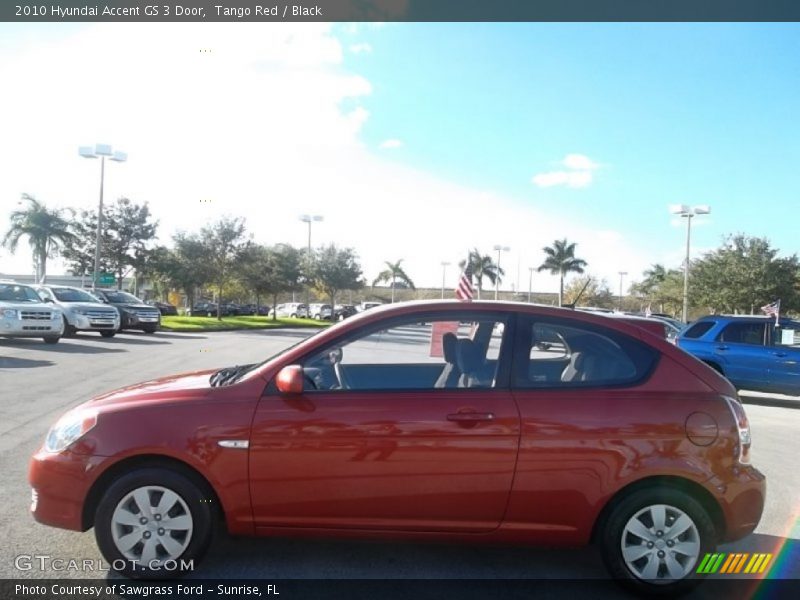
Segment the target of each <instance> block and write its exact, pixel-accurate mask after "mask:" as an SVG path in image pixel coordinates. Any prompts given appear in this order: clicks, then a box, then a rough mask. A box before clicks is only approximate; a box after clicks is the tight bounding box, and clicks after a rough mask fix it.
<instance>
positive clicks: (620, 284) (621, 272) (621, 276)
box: [619, 271, 628, 312]
mask: <svg viewBox="0 0 800 600" xmlns="http://www.w3.org/2000/svg"><path fill="white" fill-rule="evenodd" d="M627 274H628V272H627V271H620V272H619V311H620V312H622V278H623V277H625V275H627Z"/></svg>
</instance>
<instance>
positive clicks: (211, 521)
mask: <svg viewBox="0 0 800 600" xmlns="http://www.w3.org/2000/svg"><path fill="white" fill-rule="evenodd" d="M147 487H149V488H151V491H150V493H149V494H148V495H149V497H150V499H151V502H152V504H151V509H156V510H157V508H158V506H157V505H158V499H159V496H158V491H155V490H152V488H153V487H156V488H164V489H166V490H168V491H170V492H172V493H174V494H177V496H178V497H179V499H180V502H181V503H182V504H180V503H176V504H175V505H174V506H173V509H177V516H179V517H185V516H191V526H192V528H191V532H190V533H189V534H185V532H182V531H181V532H175V533H177V534H178V536H177V537H176V536H175V535H174V534H173V533H171V532H170V533H166V535H168V536H170V537H171V538H172V540H173V541H178V542H179V544H180V545H184V546H185V547H184V549H183V550H182V552H180V553H179V554H177V555H175V556H170V558H169V559H168V560H171V561H174V564H173V563H169V564H167V563H166V562H165V563H164V564H163V565H160V566H159V565H157V564H153V563H151V562H148V564H141V561H140V560H139V559H137V558H135V556H136V555H138V556H139V557H140V558H141V556H142V552H143V551H144V547H143V545H142V542H139V543H137V544H136V545H135V546H133V547H132V548H131V549H130V551H129V553H128V555H126V554H124V553H123V552H122V551H121V550H120V549H119V548H118V547H117V544H116V542H115V541H114V534H115V533H117V534H118V535H126V534H128V533H133V532H134V531H133V530H134V528H133V527H126V526H122V525H119V524H114V523H113V517H114V512H115V510H116V509H117V507H118V505H119V504H120V502H121V501H123V499H125V498H126V497H127V496H128V495H129V494H130V493H131V492H133V491H134V490H137V489H139V488H147ZM204 488H205V486H204V485H202V484H200V483H199V482H196V481H194V478H191V477H188V476H186V475H184V474H182V473H180V472H178V471H173V470H171V469H166V468H159V467H150V468H143V469H139V470H137V471H133V472H132V473H129V474H127V475H123V476H122V477H120V478H119V479H116V480H115V481H114V483H112V484H111V485H110V486H109V488H108V489H107V490H106V491H105V493H104V494H103V497H102V498H101V500H100V502H99V504H98V506H97V512H96V513H95V520H94V533H95V539H96V540H97V545H98V547H99V548H100V552H102V554H103V556H104V557H105V559H106V561H107V562H108V564H109V565H110V566H111V568H112V569H114V570H115V571H117V572H119V573H121V574H123V575H125V576H127V577H132V578H136V579H168V578H174V577H180V576H183V575H185V574H186V573H188V572H189V570H191V569H193V568H196V567H197V563H198V562H199V561H200V559H202V557H203V555H204V554H205V553H206V551H207V550H208V547H209V546H210V545H211V539H212V537H213V532H214V530H215V527H216V511H215V509H214V507H213V503H212V502H211V500H212V498H211V497H210V496H211V494H209V493H207V492H206V491H204ZM134 508H135V506H134ZM131 512H132V511H131ZM187 512H188V515H187ZM168 513H169V515H167V516H168V517H169V516H173V518H174V516H175V513H173V510H170V511H168ZM134 514H142V513H141V511H140V512H138V513H134ZM153 517H154V520H153V523H155V518H156V517H155V514H154V515H153ZM162 519H163V516H162ZM142 529H145V527H142ZM181 534H183V535H181ZM143 535H146V534H143ZM150 535H151V536H152V535H153V534H152V533H151V534H150ZM160 535H164V534H163V533H162V530H158V535H157V536H156V537H157V541H156V544H157V545H158V546H157V547H158V548H160V552H159V554H161V555H162V556H163V553H164V551H165V550H166V548H165V546H163V545H160V542H159V541H158V536H160ZM132 555H133V557H132ZM156 560H163V559H162V558H161V556H160V557H159V559H156ZM190 561H191V562H190ZM187 564H188V565H191V566H189V567H188V568H186V567H187ZM173 566H174V567H176V568H172V567H173Z"/></svg>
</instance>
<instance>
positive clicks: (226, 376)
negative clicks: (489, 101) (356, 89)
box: [29, 301, 765, 594]
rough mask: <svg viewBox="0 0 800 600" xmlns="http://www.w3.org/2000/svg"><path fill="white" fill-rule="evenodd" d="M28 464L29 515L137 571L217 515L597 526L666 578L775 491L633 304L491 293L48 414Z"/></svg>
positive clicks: (509, 533)
mask: <svg viewBox="0 0 800 600" xmlns="http://www.w3.org/2000/svg"><path fill="white" fill-rule="evenodd" d="M420 323H426V325H419V324H420ZM542 339H543V340H548V341H549V342H550V345H549V347H548V348H547V349H546V350H543V349H541V348H539V346H538V342H539V340H542ZM254 343H255V342H254ZM29 481H30V484H31V486H32V487H33V498H34V501H33V505H32V513H33V516H34V518H35V519H36V520H38V521H39V522H41V523H45V524H48V525H52V526H56V527H62V528H66V529H73V530H76V531H85V530H86V529H88V528H90V527H94V530H95V538H96V540H97V543H98V545H99V547H100V550H101V552H102V554H103V556H104V557H105V559H106V560H107V562H108V564H109V565H111V567H112V568H113V569H116V570H118V571H121V572H122V573H123V574H125V575H128V576H136V577H149V578H158V577H174V576H175V575H177V574H180V570H181V568H185V567H181V565H185V561H190V560H194V563H193V565H194V567H195V568H196V567H197V566H198V564H199V559H200V557H201V556H202V555H203V553H204V552H205V550H206V549H207V547H208V546H209V544H210V542H211V538H212V532H213V531H214V530H215V527H216V523H217V522H220V523H224V525H225V527H227V529H228V531H229V532H230V533H231V534H233V535H242V534H250V535H252V534H261V535H271V534H273V533H274V532H275V531H280V532H281V533H282V534H288V533H292V532H295V533H303V532H309V531H313V532H314V533H315V535H334V536H339V535H344V534H348V535H355V536H358V535H364V536H368V537H374V536H375V535H381V536H384V537H388V538H392V537H397V538H403V539H409V538H415V537H416V538H420V539H425V540H431V539H439V540H457V541H459V542H461V543H464V542H469V541H470V540H476V539H478V540H480V541H482V542H491V543H501V542H504V543H517V544H519V543H526V544H546V545H567V546H574V545H583V544H588V543H589V542H590V541H591V540H593V539H594V540H596V541H597V542H598V543H599V544H600V546H601V548H602V556H603V559H604V560H605V562H606V565H607V567H608V569H609V571H610V572H611V574H612V575H613V576H614V577H616V578H618V579H620V580H621V581H623V582H624V583H626V584H627V585H629V586H631V587H634V588H636V589H638V590H640V591H645V592H647V591H650V592H652V591H657V592H660V593H661V594H671V593H675V592H679V591H681V590H683V589H685V588H687V587H689V586H690V585H692V584H693V583H696V582H697V581H698V580H699V579H698V578H700V577H702V575H699V574H697V570H698V566H699V565H700V561H701V560H703V557H704V556H706V555H707V553H711V552H714V549H715V547H716V545H717V544H718V543H725V542H731V541H735V540H738V539H740V538H742V537H744V536H746V535H748V534H749V533H751V532H752V531H753V529H754V528H755V527H756V525H757V524H758V521H759V519H760V518H761V513H762V510H763V506H764V492H765V479H764V476H763V475H762V474H761V473H760V472H759V471H758V470H757V469H756V468H754V467H753V466H752V465H751V464H750V426H749V423H748V420H747V416H746V414H745V411H744V408H743V407H742V405H741V404H740V402H739V400H738V398H737V397H736V390H735V389H734V388H733V386H732V385H731V384H730V382H728V381H727V380H726V379H725V378H724V377H722V376H721V375H720V374H719V373H717V372H716V371H715V370H714V369H712V368H710V367H708V366H707V365H704V364H703V363H701V362H700V361H698V360H695V359H694V358H693V357H691V356H690V355H688V354H686V353H685V352H683V351H682V350H680V349H678V348H676V347H675V346H674V345H672V344H670V343H668V342H667V341H665V340H662V339H659V338H658V337H657V336H654V335H652V334H650V333H648V332H646V331H644V330H643V329H641V328H640V327H638V326H635V325H632V324H630V323H628V322H626V321H624V320H616V319H609V318H606V317H603V316H600V315H593V314H589V313H583V312H580V311H573V310H567V309H559V308H551V307H541V306H533V305H528V304H522V303H519V304H515V303H495V302H480V301H476V302H470V303H464V302H456V301H435V302H404V303H399V304H397V305H394V306H387V307H385V308H383V309H381V310H374V311H368V312H366V313H365V314H362V315H359V316H356V317H353V318H352V319H347V320H345V321H342V322H340V323H337V324H335V325H333V326H332V327H330V328H326V329H323V330H322V331H320V332H319V333H317V334H316V335H314V336H312V337H310V338H308V339H305V340H303V341H301V342H300V343H299V344H296V345H294V346H292V347H290V348H288V349H286V350H284V351H283V352H281V353H279V354H278V355H276V356H273V357H270V358H268V359H266V360H265V361H263V362H260V363H255V364H249V365H241V366H236V367H228V368H222V369H215V370H206V371H198V372H193V373H188V374H183V375H172V376H169V377H164V378H162V379H158V380H155V381H149V382H146V383H142V384H139V385H138V386H128V387H126V388H123V389H121V390H119V391H116V392H109V393H106V394H103V395H101V396H99V397H97V398H95V399H93V400H90V401H88V402H86V403H84V404H82V405H80V406H78V407H76V408H74V409H73V410H71V411H69V412H68V413H66V415H64V416H63V417H61V419H59V420H58V422H57V423H56V424H55V425H54V426H53V428H52V429H51V431H50V433H49V434H48V435H47V438H46V440H45V443H44V446H43V447H42V448H41V449H40V450H39V451H37V452H36V453H35V455H34V456H33V458H32V461H31V465H30V472H29ZM167 561H169V564H170V565H173V566H175V567H176V568H175V569H174V570H173V569H170V570H166V569H162V568H161V566H162V565H163V564H165V563H166V562H167Z"/></svg>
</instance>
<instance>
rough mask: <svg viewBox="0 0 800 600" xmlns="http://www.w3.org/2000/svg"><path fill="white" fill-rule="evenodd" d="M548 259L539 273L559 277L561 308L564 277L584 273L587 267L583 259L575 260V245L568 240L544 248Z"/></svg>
mask: <svg viewBox="0 0 800 600" xmlns="http://www.w3.org/2000/svg"><path fill="white" fill-rule="evenodd" d="M542 250H544V253H545V254H546V255H547V258H545V259H544V262H543V263H542V264H541V265H540V266H539V269H538V270H539V272H541V271H550V274H551V275H558V276H559V288H558V305H559V306H561V304H562V301H563V299H564V275H566V274H567V273H583V268H584V267H585V266H586V265H587V263H586V261H585V260H583V259H582V258H575V243H574V242H573V243H572V244H570V243H568V242H567V240H566V238H564V239H563V240H556V241H554V242H553V245H552V246H545V247H544V248H542Z"/></svg>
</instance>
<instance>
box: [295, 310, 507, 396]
mask: <svg viewBox="0 0 800 600" xmlns="http://www.w3.org/2000/svg"><path fill="white" fill-rule="evenodd" d="M455 319H458V317H457V316H456V317H453V316H448V317H441V316H437V317H435V318H432V319H430V318H429V319H426V320H425V321H420V317H419V316H415V317H413V318H406V319H401V320H395V321H393V322H392V323H391V324H390V326H388V327H383V328H380V329H371V330H367V331H364V332H363V333H360V334H356V335H355V336H353V337H351V338H350V339H347V340H345V341H342V342H341V343H338V344H336V345H334V346H330V347H327V348H325V349H324V350H322V351H321V352H317V353H315V354H313V355H311V356H309V357H308V358H306V359H305V360H304V361H303V362H302V366H303V370H304V372H305V376H306V378H305V379H306V383H307V386H306V388H307V391H314V390H325V391H329V390H362V391H364V390H409V389H415V390H426V389H427V390H435V389H459V388H492V387H495V386H496V381H497V373H498V370H499V364H500V353H501V348H502V344H503V339H504V337H505V331H506V330H507V328H506V327H505V322H504V318H503V317H499V316H498V317H494V316H493V315H490V316H477V317H474V318H465V319H458V320H455Z"/></svg>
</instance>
